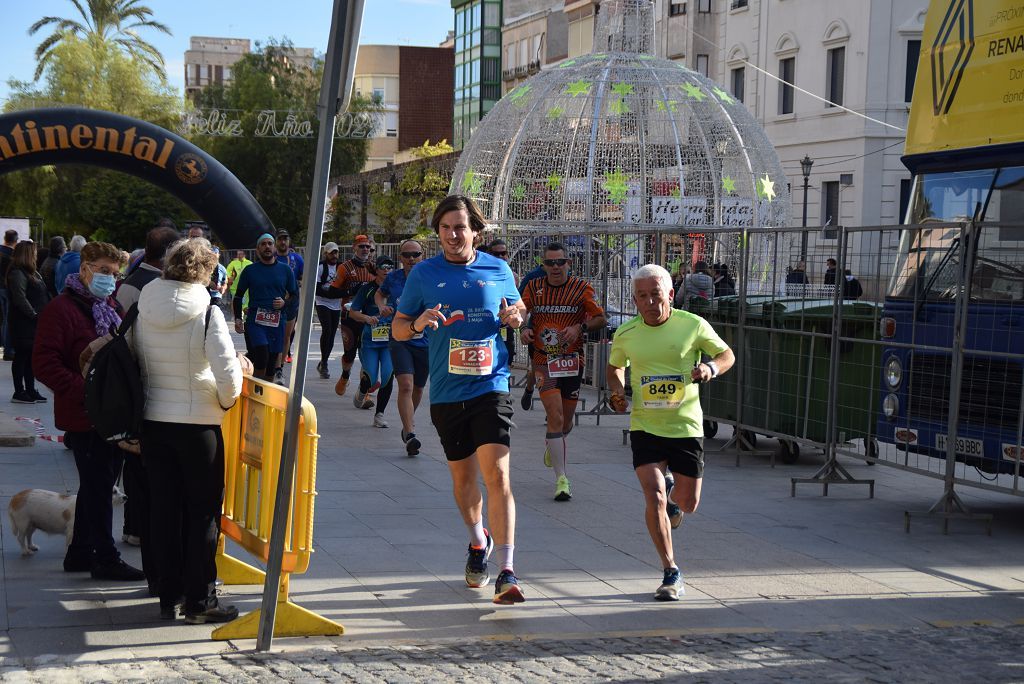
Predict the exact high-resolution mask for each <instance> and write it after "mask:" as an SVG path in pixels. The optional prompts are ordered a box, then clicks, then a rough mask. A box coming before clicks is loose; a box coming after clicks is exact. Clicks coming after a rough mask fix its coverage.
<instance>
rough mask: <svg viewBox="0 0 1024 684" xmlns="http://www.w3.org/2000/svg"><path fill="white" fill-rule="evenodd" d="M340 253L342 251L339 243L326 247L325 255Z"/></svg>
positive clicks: (332, 243) (328, 244)
mask: <svg viewBox="0 0 1024 684" xmlns="http://www.w3.org/2000/svg"><path fill="white" fill-rule="evenodd" d="M338 251H341V250H340V249H338V243H337V242H328V243H327V244H326V245H324V254H330V253H331V252H338Z"/></svg>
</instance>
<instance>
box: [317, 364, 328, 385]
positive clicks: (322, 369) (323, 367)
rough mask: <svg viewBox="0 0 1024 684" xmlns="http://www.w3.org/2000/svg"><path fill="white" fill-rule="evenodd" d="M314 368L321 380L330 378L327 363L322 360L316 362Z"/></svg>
mask: <svg viewBox="0 0 1024 684" xmlns="http://www.w3.org/2000/svg"><path fill="white" fill-rule="evenodd" d="M316 370H317V372H318V373H320V379H321V380H329V379H330V378H331V371H329V370H327V364H326V363H324V362H323V361H321V362H320V363H318V364H316Z"/></svg>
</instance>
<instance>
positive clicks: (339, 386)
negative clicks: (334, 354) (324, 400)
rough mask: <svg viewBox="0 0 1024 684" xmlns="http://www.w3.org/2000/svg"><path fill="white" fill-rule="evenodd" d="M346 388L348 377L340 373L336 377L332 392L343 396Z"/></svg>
mask: <svg viewBox="0 0 1024 684" xmlns="http://www.w3.org/2000/svg"><path fill="white" fill-rule="evenodd" d="M347 389H348V378H346V377H345V376H344V375H342V376H341V377H340V378H338V382H336V383H334V393H335V394H337V395H338V396H339V397H342V396H345V390H347Z"/></svg>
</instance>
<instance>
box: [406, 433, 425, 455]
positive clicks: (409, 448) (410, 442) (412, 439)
mask: <svg viewBox="0 0 1024 684" xmlns="http://www.w3.org/2000/svg"><path fill="white" fill-rule="evenodd" d="M402 441H403V442H405V453H407V454H409V455H410V456H415V455H416V454H418V453H420V446H422V445H421V444H420V440H418V439H416V433H415V432H405V431H404V430H403V431H402Z"/></svg>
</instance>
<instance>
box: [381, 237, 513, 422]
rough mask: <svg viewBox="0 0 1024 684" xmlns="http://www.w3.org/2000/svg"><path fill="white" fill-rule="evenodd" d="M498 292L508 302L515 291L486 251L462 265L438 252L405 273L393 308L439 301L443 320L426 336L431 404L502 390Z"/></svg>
mask: <svg viewBox="0 0 1024 684" xmlns="http://www.w3.org/2000/svg"><path fill="white" fill-rule="evenodd" d="M502 297H504V298H505V300H506V302H507V303H508V304H509V305H512V304H514V303H516V302H518V301H519V299H520V297H519V290H517V289H516V283H515V276H513V275H512V269H510V268H509V267H508V264H507V263H505V262H504V261H502V260H501V259H498V258H497V257H493V256H491V255H490V254H484V253H482V252H477V253H476V258H475V259H474V260H473V262H472V263H470V264H468V265H465V264H451V263H448V262H447V261H445V258H444V255H443V254H439V255H437V256H435V257H431V258H430V259H427V260H426V261H422V262H420V263H419V264H417V265H416V267H415V268H414V269H412V272H411V273H409V277H408V278H407V279H406V282H405V288H404V289H403V290H402V297H401V301H400V302H399V303H398V311H399V312H401V313H402V314H404V315H406V316H410V317H413V318H415V317H417V316H419V315H420V314H421V313H423V310H424V309H427V308H433V307H435V306H437V305H438V304H440V305H441V311H442V313H444V315H445V316H446V317H447V319H448V320H447V321H446V322H445V323H444V324H443V325H441V326H439V327H438V329H437V330H431V331H430V335H429V342H430V345H429V346H430V403H431V404H447V403H452V402H459V401H467V400H469V399H472V398H473V397H479V396H481V395H483V394H487V393H488V392H508V375H509V372H508V349H507V348H506V347H505V344H504V342H502V341H501V339H500V337H499V335H498V329H499V326H500V321H499V320H498V311H499V310H500V308H501V299H502Z"/></svg>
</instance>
